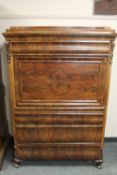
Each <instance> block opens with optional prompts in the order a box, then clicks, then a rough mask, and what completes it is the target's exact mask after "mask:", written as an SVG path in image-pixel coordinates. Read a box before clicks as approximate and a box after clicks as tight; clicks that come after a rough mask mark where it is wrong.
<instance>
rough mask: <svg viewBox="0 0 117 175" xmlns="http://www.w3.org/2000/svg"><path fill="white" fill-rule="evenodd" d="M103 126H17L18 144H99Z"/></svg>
mask: <svg viewBox="0 0 117 175" xmlns="http://www.w3.org/2000/svg"><path fill="white" fill-rule="evenodd" d="M101 133H102V125H39V124H37V125H33V124H30V125H19V124H17V125H16V141H17V143H38V142H39V143H41V142H42V143H54V142H58V143H59V142H99V141H101Z"/></svg>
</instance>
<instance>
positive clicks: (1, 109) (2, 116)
mask: <svg viewBox="0 0 117 175" xmlns="http://www.w3.org/2000/svg"><path fill="white" fill-rule="evenodd" d="M4 98H5V90H4V86H3V83H2V71H1V58H0V170H1V169H2V166H3V159H4V155H5V153H6V149H7V146H8V143H9V135H8V124H7V119H6V112H5V101H4Z"/></svg>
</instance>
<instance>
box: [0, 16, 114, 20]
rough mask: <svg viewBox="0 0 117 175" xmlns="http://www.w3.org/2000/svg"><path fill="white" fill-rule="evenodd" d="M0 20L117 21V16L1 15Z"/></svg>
mask: <svg viewBox="0 0 117 175" xmlns="http://www.w3.org/2000/svg"><path fill="white" fill-rule="evenodd" d="M0 19H6V20H8V19H36V20H55V19H57V20H115V21H116V20H117V15H108V16H106V15H91V16H76V15H75V16H74V15H73V16H71V15H67V16H65V15H63V16H60V15H58V16H57V15H48V16H46V15H1V16H0Z"/></svg>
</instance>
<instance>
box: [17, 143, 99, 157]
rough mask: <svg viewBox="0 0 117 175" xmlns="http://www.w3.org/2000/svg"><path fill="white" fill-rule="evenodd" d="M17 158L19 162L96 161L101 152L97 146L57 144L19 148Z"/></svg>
mask: <svg viewBox="0 0 117 175" xmlns="http://www.w3.org/2000/svg"><path fill="white" fill-rule="evenodd" d="M16 154H17V157H18V158H19V159H21V160H28V159H29V160H96V159H102V150H101V149H100V147H99V146H92V145H89V146H88V145H78V144H67V145H65V144H58V145H48V144H47V145H38V146H19V147H17V149H16Z"/></svg>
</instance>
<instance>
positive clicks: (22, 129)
mask: <svg viewBox="0 0 117 175" xmlns="http://www.w3.org/2000/svg"><path fill="white" fill-rule="evenodd" d="M4 36H5V38H6V40H7V41H8V55H9V56H8V63H9V78H10V89H11V90H10V92H11V97H12V99H11V100H12V111H13V115H12V117H13V126H14V144H15V146H14V152H15V157H14V160H15V163H16V164H19V163H20V162H21V161H22V160H30V159H33V160H37V159H38V160H39V159H40V160H94V161H96V163H97V165H98V166H99V167H100V165H101V164H102V160H103V142H104V130H105V123H106V111H107V99H108V87H109V77H110V68H111V61H112V52H113V46H114V40H115V37H116V33H115V31H114V30H112V29H110V28H101V27H97V28H95V27H11V28H10V29H9V30H7V31H6V32H5V33H4Z"/></svg>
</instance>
